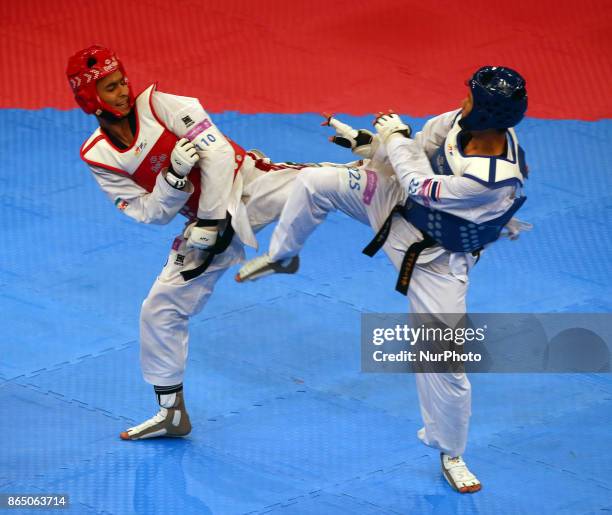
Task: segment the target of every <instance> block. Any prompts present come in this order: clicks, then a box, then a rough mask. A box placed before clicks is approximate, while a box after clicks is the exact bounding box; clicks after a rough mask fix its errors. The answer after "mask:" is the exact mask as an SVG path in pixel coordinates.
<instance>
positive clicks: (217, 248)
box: [181, 213, 235, 281]
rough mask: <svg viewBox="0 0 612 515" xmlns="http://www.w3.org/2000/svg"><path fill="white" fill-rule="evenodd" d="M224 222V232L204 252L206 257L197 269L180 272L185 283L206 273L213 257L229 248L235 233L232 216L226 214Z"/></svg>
mask: <svg viewBox="0 0 612 515" xmlns="http://www.w3.org/2000/svg"><path fill="white" fill-rule="evenodd" d="M225 220H226V225H225V230H224V231H223V232H222V233H221V234H220V235H219V237H218V238H217V241H216V242H215V244H214V245H213V246H212V247H210V248H209V249H206V250H205V251H204V252H206V257H205V258H204V261H203V262H202V263H201V264H200V265H198V266H197V267H195V268H192V269H191V270H185V271H184V272H181V275H182V276H183V279H184V280H185V281H190V280H191V279H195V278H196V277H198V276H200V275H202V274H203V273H204V272H206V269H207V268H208V267H209V266H210V265H211V263H212V262H213V259H214V258H215V256H216V255H218V254H221V253H223V252H225V251H226V250H227V247H229V246H230V243H232V238H233V237H234V233H235V231H234V228H233V227H232V215H230V214H229V213H228V214H227V217H226V219H225Z"/></svg>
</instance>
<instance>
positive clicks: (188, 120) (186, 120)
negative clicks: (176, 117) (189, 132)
mask: <svg viewBox="0 0 612 515" xmlns="http://www.w3.org/2000/svg"><path fill="white" fill-rule="evenodd" d="M181 120H182V121H183V123H184V124H185V127H187V128H189V127H191V126H192V125H193V124H194V123H195V122H194V121H193V120H192V119H191V116H189V115H187V116H184V117H183V118H181Z"/></svg>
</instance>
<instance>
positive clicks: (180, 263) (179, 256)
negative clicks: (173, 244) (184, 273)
mask: <svg viewBox="0 0 612 515" xmlns="http://www.w3.org/2000/svg"><path fill="white" fill-rule="evenodd" d="M174 264H175V265H177V266H183V265H184V264H185V256H183V254H177V255H176V259H175V260H174Z"/></svg>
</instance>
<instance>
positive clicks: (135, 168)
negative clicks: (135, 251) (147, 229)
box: [81, 85, 246, 218]
mask: <svg viewBox="0 0 612 515" xmlns="http://www.w3.org/2000/svg"><path fill="white" fill-rule="evenodd" d="M154 90H155V85H152V86H149V87H148V88H147V89H146V90H144V91H143V92H142V93H141V94H140V95H138V97H137V98H136V102H135V104H134V109H135V110H136V134H135V135H134V141H133V143H132V145H131V146H130V147H128V148H126V149H119V148H117V147H116V146H115V145H113V143H112V142H111V141H110V139H109V138H107V137H106V135H105V134H104V133H103V132H102V130H101V129H100V128H98V129H96V131H95V132H94V133H93V134H92V135H91V136H90V137H89V139H88V140H87V141H86V142H85V143H84V144H83V146H82V147H81V158H82V159H83V160H84V161H85V162H86V163H87V164H89V165H92V166H97V167H100V168H104V169H106V170H109V171H111V172H113V173H117V174H119V175H123V176H126V177H129V178H130V179H131V180H133V181H134V182H135V183H136V184H138V185H139V186H140V187H141V188H143V189H145V190H146V191H147V192H149V193H150V192H151V191H153V188H154V187H155V182H156V180H157V176H158V174H159V173H160V172H161V171H162V170H163V169H165V168H168V166H169V164H170V154H171V153H172V149H173V148H174V145H175V144H176V142H177V141H178V137H177V136H175V135H174V134H173V133H172V132H170V131H169V130H168V128H167V127H166V126H165V125H164V123H163V122H162V121H161V120H160V119H159V118H158V116H157V115H156V113H155V110H154V109H153V104H152V102H151V95H152V93H153V91H154ZM227 140H228V141H229V143H230V144H231V145H232V147H233V148H234V154H235V160H236V167H235V170H234V177H235V176H236V173H238V170H240V167H241V166H242V163H243V162H244V157H245V155H246V152H245V150H244V149H243V148H242V147H240V145H238V144H236V143H234V142H233V141H232V140H231V139H229V138H227ZM189 180H190V181H191V183H192V184H193V186H194V192H193V194H192V195H191V196H190V197H189V199H188V200H187V202H186V204H185V205H184V206H183V208H182V209H181V211H180V213H181V214H182V215H184V216H186V217H187V218H195V217H196V214H197V212H198V201H199V198H200V191H201V190H200V168H199V167H198V166H194V167H193V169H192V170H191V172H190V173H189Z"/></svg>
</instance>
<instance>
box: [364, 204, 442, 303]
mask: <svg viewBox="0 0 612 515" xmlns="http://www.w3.org/2000/svg"><path fill="white" fill-rule="evenodd" d="M403 209H404V206H401V205H399V206H395V207H394V208H393V210H392V211H391V213H389V216H388V217H387V219H386V220H385V223H383V225H382V227H381V228H380V229H379V230H378V232H377V233H376V235H375V236H374V238H373V239H372V241H371V242H370V243H368V245H367V246H366V247H365V248H364V249H363V253H364V254H365V255H366V256H370V257H373V256H374V255H375V254H376V253H377V252H378V251H379V250H380V249H381V248H382V246H383V245H384V244H385V241H387V238H388V237H389V232H390V231H391V224H392V222H393V217H394V216H395V215H396V214H398V213H401V211H402V210H403ZM421 233H422V234H423V239H422V240H421V241H417V242H416V243H413V244H412V245H410V247H409V248H408V250H407V251H406V254H405V255H404V259H403V260H402V265H401V266H400V271H399V276H398V278H397V283H396V284H395V289H396V290H397V291H398V292H400V293H401V294H402V295H406V294H407V293H408V287H409V286H410V278H411V277H412V272H413V271H414V267H415V265H416V262H417V259H418V257H419V255H420V254H421V252H423V251H424V250H425V249H427V248H429V247H433V246H434V245H435V244H436V243H437V242H436V240H434V239H433V238H432V237H431V236H429V234H427V233H426V232H423V231H421Z"/></svg>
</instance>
